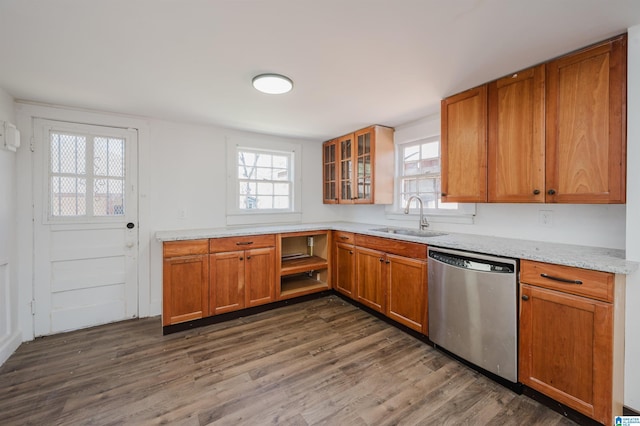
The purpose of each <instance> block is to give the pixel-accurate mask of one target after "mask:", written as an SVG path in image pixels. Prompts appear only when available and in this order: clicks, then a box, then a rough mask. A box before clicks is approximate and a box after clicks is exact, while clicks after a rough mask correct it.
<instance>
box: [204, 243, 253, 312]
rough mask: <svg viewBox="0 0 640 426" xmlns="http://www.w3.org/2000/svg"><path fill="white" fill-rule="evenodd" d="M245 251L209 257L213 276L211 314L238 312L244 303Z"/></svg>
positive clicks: (210, 286)
mask: <svg viewBox="0 0 640 426" xmlns="http://www.w3.org/2000/svg"><path fill="white" fill-rule="evenodd" d="M244 256H245V255H244V251H232V252H223V253H215V254H211V255H209V263H210V266H211V274H210V277H209V278H210V281H209V300H210V302H209V303H210V314H211V315H216V314H222V313H225V312H231V311H237V310H238V309H242V308H244V307H245V303H244V292H245V288H244V264H245V259H244Z"/></svg>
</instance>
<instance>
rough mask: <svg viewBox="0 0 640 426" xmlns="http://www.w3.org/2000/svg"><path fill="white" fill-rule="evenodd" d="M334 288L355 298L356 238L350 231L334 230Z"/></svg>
mask: <svg viewBox="0 0 640 426" xmlns="http://www.w3.org/2000/svg"><path fill="white" fill-rule="evenodd" d="M333 235H334V237H333V240H334V245H335V248H334V253H335V255H334V265H333V276H334V278H333V288H334V289H335V290H336V291H339V292H340V293H342V294H344V295H345V296H349V297H351V298H355V292H354V290H355V288H354V287H355V282H356V275H355V272H356V256H355V245H354V242H355V239H354V235H353V234H352V233H350V232H340V231H334V233H333Z"/></svg>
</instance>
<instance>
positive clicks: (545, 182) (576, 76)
mask: <svg viewBox="0 0 640 426" xmlns="http://www.w3.org/2000/svg"><path fill="white" fill-rule="evenodd" d="M626 42H627V37H626V35H623V36H619V37H616V38H613V39H611V40H607V41H605V42H602V43H600V44H597V45H594V46H590V47H588V48H585V49H583V50H581V51H578V52H576V53H571V54H568V55H565V56H563V57H561V58H558V59H555V60H552V61H549V62H547V63H545V64H541V65H538V66H535V67H532V68H530V69H527V70H524V71H520V72H517V73H515V74H512V75H509V76H507V77H504V78H501V79H498V80H496V81H493V82H490V83H488V84H485V85H482V86H480V87H477V88H474V89H470V90H467V91H465V92H462V93H459V94H457V95H453V96H451V97H448V98H446V99H443V100H442V103H441V120H442V134H441V145H442V153H441V164H442V169H441V173H442V176H441V178H442V195H441V196H442V201H445V202H446V201H454V202H500V203H510V202H520V203H543V202H544V203H574V204H578V203H584V204H587V203H590V204H598V203H624V202H625V198H626Z"/></svg>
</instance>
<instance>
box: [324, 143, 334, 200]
mask: <svg viewBox="0 0 640 426" xmlns="http://www.w3.org/2000/svg"><path fill="white" fill-rule="evenodd" d="M337 155H338V152H337V140H332V141H328V142H325V143H324V144H323V145H322V182H323V187H322V202H323V203H325V204H336V203H337V202H338V165H337Z"/></svg>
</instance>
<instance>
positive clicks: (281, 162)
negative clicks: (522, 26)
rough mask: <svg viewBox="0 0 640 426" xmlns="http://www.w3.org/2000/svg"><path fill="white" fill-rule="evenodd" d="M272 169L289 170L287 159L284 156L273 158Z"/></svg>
mask: <svg viewBox="0 0 640 426" xmlns="http://www.w3.org/2000/svg"><path fill="white" fill-rule="evenodd" d="M273 167H274V168H277V169H287V168H289V158H288V157H286V156H284V155H274V156H273Z"/></svg>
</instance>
